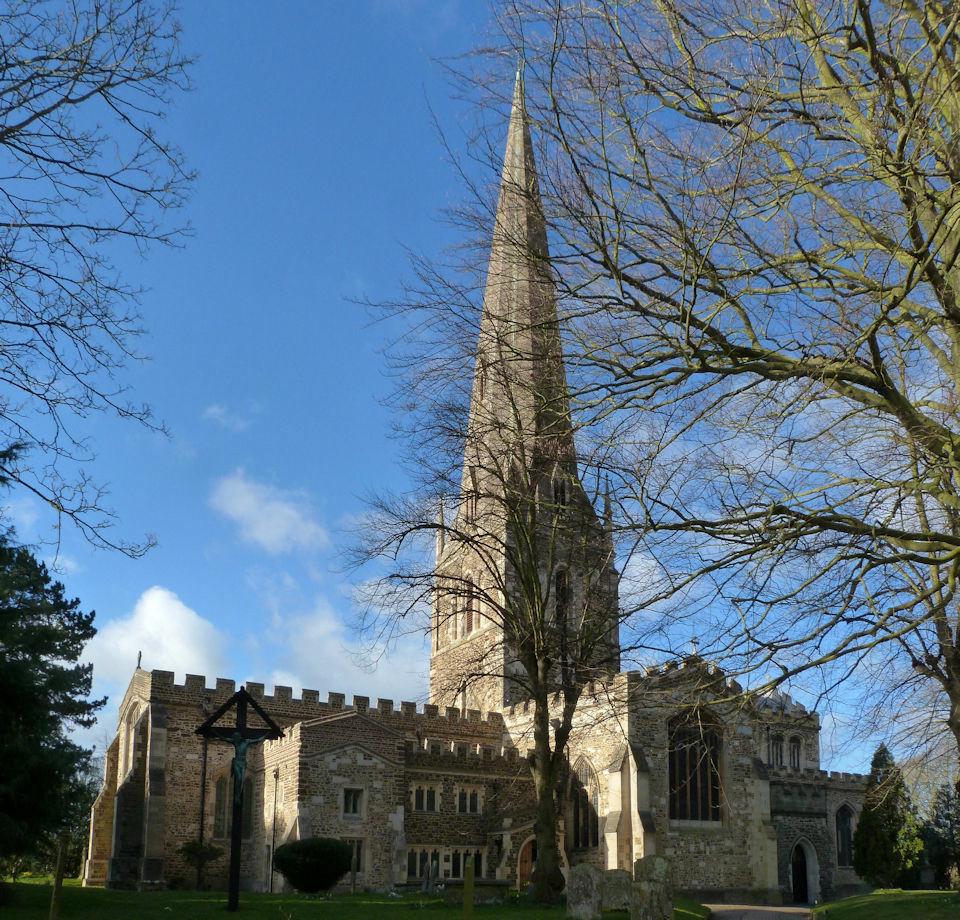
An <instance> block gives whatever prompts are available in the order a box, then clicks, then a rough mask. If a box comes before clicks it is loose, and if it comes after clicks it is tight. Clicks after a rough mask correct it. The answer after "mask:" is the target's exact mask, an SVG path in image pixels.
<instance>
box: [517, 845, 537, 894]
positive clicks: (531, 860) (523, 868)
mask: <svg viewBox="0 0 960 920" xmlns="http://www.w3.org/2000/svg"><path fill="white" fill-rule="evenodd" d="M536 862H537V838H536V837H530V838H528V839H527V840H526V841H525V842H524V844H523V846H522V847H520V856H519V858H518V859H517V887H518V888H519V889H520V890H521V891H523V890H524V889H526V887H527V885H529V884H530V877H531V876H532V875H533V867H534V865H535V864H536Z"/></svg>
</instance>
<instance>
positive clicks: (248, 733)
mask: <svg viewBox="0 0 960 920" xmlns="http://www.w3.org/2000/svg"><path fill="white" fill-rule="evenodd" d="M248 706H252V707H253V711H254V712H255V713H256V714H257V715H258V716H260V718H261V719H262V720H263V721H264V723H266V724H265V727H263V728H251V727H249V726H248V725H247V707H248ZM234 708H236V710H237V720H236V724H235V725H232V726H231V725H217V724H216V723H217V722H219V721H220V719H221V718H222V717H223V716H224V715H226V714H227V713H228V712H229V711H230V710H231V709H234ZM197 734H198V735H202V736H203V737H204V738H212V739H213V740H214V741H227V742H229V743H230V744H232V745H233V764H232V771H231V772H232V773H233V824H232V826H231V828H230V874H229V882H228V885H227V910H236V909H237V908H238V907H239V906H240V843H241V839H242V827H243V780H244V777H245V776H246V772H247V750H248V749H249V748H250V746H251V745H253V744H260V743H261V742H262V741H266V740H267V739H268V738H269V739H270V740H271V741H272V740H275V739H277V738H282V737H283V730H282V729H281V728H280V726H279V725H277V723H276V722H274V721H273V719H271V718H270V716H268V715H267V714H266V713H265V712H264V711H263V710H262V709H261V708H260V706H259V705H258V704H257V701H256V700H255V699H254V698H253V697H252V696H251V695H250V694H249V693H247V689H246V687H241V688H240V689H239V690H238V691H237V692H236V693H234V694H233V696H231V697H230V699H228V700H227V701H226V702H225V703H224V704H223V705H222V706H221V707H220V708H219V709H218V710H217V711H216V712H214V713H213V715H211V716H210V718H209V719H207V721H206V722H204V723H203V725H201V726H200V727H199V728H198V729H197Z"/></svg>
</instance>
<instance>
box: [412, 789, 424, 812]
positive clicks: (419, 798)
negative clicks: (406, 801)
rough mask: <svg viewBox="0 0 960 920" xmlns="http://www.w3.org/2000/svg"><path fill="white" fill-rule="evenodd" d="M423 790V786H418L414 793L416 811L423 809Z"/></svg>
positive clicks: (414, 808)
mask: <svg viewBox="0 0 960 920" xmlns="http://www.w3.org/2000/svg"><path fill="white" fill-rule="evenodd" d="M423 792H424V790H423V786H417V788H416V791H415V792H414V793H413V810H414V811H423Z"/></svg>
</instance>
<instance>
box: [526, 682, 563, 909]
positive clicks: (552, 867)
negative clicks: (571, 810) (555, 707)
mask: <svg viewBox="0 0 960 920" xmlns="http://www.w3.org/2000/svg"><path fill="white" fill-rule="evenodd" d="M533 741H534V756H533V763H532V764H531V770H532V772H533V782H534V788H535V790H536V793H537V820H536V835H537V864H536V868H535V870H534V875H533V891H534V897H535V899H536V900H537V902H538V903H540V904H553V903H555V902H556V901H557V900H558V899H559V897H560V892H561V891H562V890H563V883H564V882H563V873H562V872H561V871H560V848H559V846H558V844H557V798H556V793H557V770H556V767H555V764H556V763H558V762H559V761H558V759H557V758H556V757H555V752H554V751H552V750H551V747H550V706H549V702H548V698H547V697H546V695H544V697H543V698H542V699H540V698H537V699H535V708H534V715H533Z"/></svg>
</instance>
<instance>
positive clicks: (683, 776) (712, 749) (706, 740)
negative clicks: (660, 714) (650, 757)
mask: <svg viewBox="0 0 960 920" xmlns="http://www.w3.org/2000/svg"><path fill="white" fill-rule="evenodd" d="M669 771H670V817H671V818H672V819H674V820H678V821H719V820H720V734H719V732H718V731H717V730H716V729H714V728H713V727H711V726H708V725H704V724H703V723H701V722H700V721H696V720H694V721H690V720H686V719H675V720H674V721H673V723H671V726H670V756H669Z"/></svg>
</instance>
